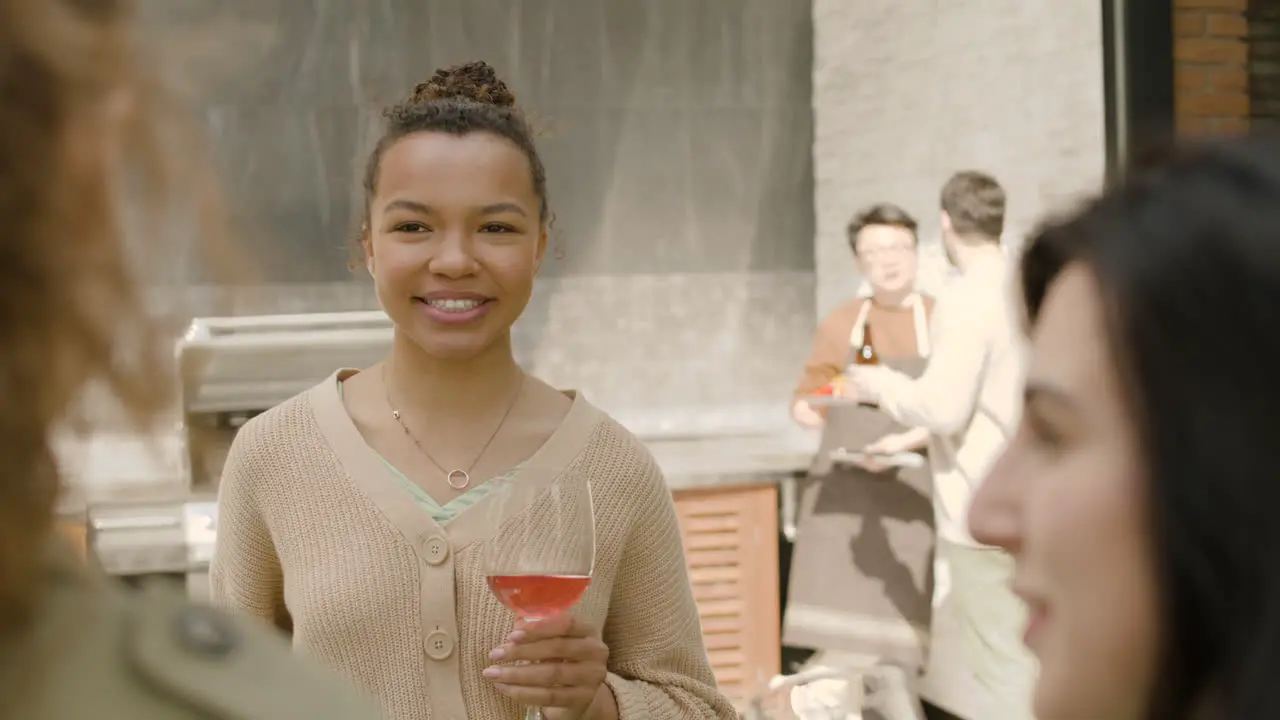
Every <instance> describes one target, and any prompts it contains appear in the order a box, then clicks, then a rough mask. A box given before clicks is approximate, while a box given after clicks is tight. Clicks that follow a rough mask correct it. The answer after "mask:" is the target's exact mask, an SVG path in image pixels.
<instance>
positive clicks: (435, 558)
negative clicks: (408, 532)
mask: <svg viewBox="0 0 1280 720" xmlns="http://www.w3.org/2000/svg"><path fill="white" fill-rule="evenodd" d="M422 550H423V555H424V556H425V557H426V559H427V562H429V563H431V564H432V565H439V564H440V563H442V562H444V561H445V559H446V558H448V557H449V541H448V540H445V539H444V538H442V537H438V536H436V537H429V538H427V541H426V542H425V543H423V545H422Z"/></svg>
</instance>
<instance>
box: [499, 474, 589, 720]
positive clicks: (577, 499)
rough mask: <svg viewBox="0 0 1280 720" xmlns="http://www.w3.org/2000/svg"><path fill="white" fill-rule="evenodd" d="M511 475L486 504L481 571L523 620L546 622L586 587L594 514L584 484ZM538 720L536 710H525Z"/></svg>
mask: <svg viewBox="0 0 1280 720" xmlns="http://www.w3.org/2000/svg"><path fill="white" fill-rule="evenodd" d="M539 479H540V478H539V477H537V476H536V475H535V474H532V473H521V472H517V473H516V474H515V476H514V477H512V478H510V479H508V480H505V481H503V484H502V486H501V487H499V488H498V489H496V490H495V491H494V495H493V496H492V497H491V498H490V500H491V502H490V504H489V510H488V512H489V515H490V519H491V527H493V528H495V530H494V531H493V533H494V534H493V536H492V537H491V538H489V540H487V541H486V542H485V544H484V550H483V557H482V561H481V562H482V569H483V572H484V574H485V579H486V580H487V582H488V584H489V590H490V591H492V592H493V595H494V597H496V598H497V599H498V602H501V603H502V604H503V605H505V606H506V607H507V609H509V610H511V612H513V613H515V615H516V617H518V618H520V619H522V620H546V619H548V618H553V617H556V616H557V615H560V614H562V613H564V612H567V611H568V610H570V609H571V608H572V607H573V606H574V605H576V604H577V603H578V601H579V600H581V599H582V596H583V594H584V593H586V591H587V586H588V585H590V584H591V572H592V569H593V566H594V563H595V554H596V531H595V514H594V512H593V507H592V504H591V484H590V483H589V482H588V481H586V480H585V479H581V478H576V477H573V476H563V477H560V478H558V479H556V480H555V481H554V482H552V483H543V482H539ZM524 717H525V720H542V718H543V715H542V708H538V707H531V708H528V709H527V710H526V711H525V716H524Z"/></svg>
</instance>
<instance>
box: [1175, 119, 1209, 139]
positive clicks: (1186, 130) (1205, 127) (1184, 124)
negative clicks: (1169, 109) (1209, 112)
mask: <svg viewBox="0 0 1280 720" xmlns="http://www.w3.org/2000/svg"><path fill="white" fill-rule="evenodd" d="M1208 131H1209V121H1208V120H1205V119H1204V118H1193V117H1179V118H1178V133H1179V134H1181V135H1201V134H1203V133H1206V132H1208Z"/></svg>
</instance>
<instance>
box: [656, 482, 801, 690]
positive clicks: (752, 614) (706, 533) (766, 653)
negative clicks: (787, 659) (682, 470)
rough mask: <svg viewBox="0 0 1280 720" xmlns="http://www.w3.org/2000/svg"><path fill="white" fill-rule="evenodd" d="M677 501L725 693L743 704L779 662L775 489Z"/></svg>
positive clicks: (691, 494)
mask: <svg viewBox="0 0 1280 720" xmlns="http://www.w3.org/2000/svg"><path fill="white" fill-rule="evenodd" d="M674 497H675V505H676V513H677V515H678V516H679V521H680V531H681V534H682V535H683V538H684V547H685V554H686V558H687V562H688V566H689V577H690V580H691V581H692V583H693V595H694V598H695V599H696V600H697V602H698V610H699V614H700V615H701V617H702V633H703V637H704V639H705V641H706V645H707V652H708V654H709V655H710V658H711V666H712V668H713V669H714V670H715V673H716V679H717V681H718V682H719V684H720V690H721V692H723V693H724V694H725V695H727V696H729V698H731V699H732V700H733V701H734V702H735V704H738V705H741V704H742V702H743V701H744V700H746V699H748V698H750V696H751V695H753V694H755V693H758V692H760V691H761V689H762V688H763V687H764V684H765V683H767V682H768V681H769V679H770V678H772V677H773V676H774V675H776V674H777V673H778V671H779V668H780V665H781V652H782V647H781V639H780V624H781V623H780V618H779V615H778V613H779V608H778V491H777V486H775V485H773V484H762V485H747V486H736V487H716V488H706V489H697V490H678V491H676V492H675V494H674Z"/></svg>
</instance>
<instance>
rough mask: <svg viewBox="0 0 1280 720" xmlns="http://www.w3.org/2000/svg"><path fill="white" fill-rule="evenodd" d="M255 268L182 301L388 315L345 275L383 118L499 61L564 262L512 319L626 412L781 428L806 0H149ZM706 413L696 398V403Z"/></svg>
mask: <svg viewBox="0 0 1280 720" xmlns="http://www.w3.org/2000/svg"><path fill="white" fill-rule="evenodd" d="M142 6H143V8H144V10H145V11H146V12H145V16H144V22H145V28H146V31H147V33H148V35H149V36H150V37H153V38H155V39H156V40H157V41H158V42H159V43H161V44H162V51H163V52H165V54H166V56H167V57H168V58H171V59H172V60H171V61H172V63H173V66H172V69H173V70H174V72H175V74H176V75H177V76H178V77H179V79H180V81H181V82H182V83H183V84H184V85H185V86H186V87H188V88H192V89H193V95H194V100H195V104H196V106H197V108H198V109H199V111H200V112H201V114H202V115H203V117H204V118H205V119H206V121H207V124H208V127H209V130H210V132H211V134H212V137H213V144H214V148H215V154H216V155H217V158H218V160H219V162H220V164H221V169H222V172H223V175H224V177H225V179H226V182H227V185H228V187H229V188H230V191H231V200H232V205H233V207H234V208H235V209H236V210H237V215H238V217H239V219H240V221H241V224H240V229H241V231H242V233H243V236H244V237H245V239H246V245H247V247H248V249H249V250H250V253H251V255H252V259H253V260H254V263H255V265H256V266H257V268H258V270H259V275H260V276H261V277H263V278H264V279H265V282H263V283H261V284H258V285H255V286H253V287H227V286H216V285H207V284H206V285H203V286H196V285H198V284H199V283H200V282H201V281H203V280H205V279H206V278H204V277H202V276H203V275H204V274H205V273H202V272H201V268H200V267H199V264H198V263H191V264H190V265H189V266H187V267H175V268H173V272H172V273H171V274H170V276H171V277H170V280H176V281H177V282H178V283H179V286H178V287H175V288H172V291H171V292H170V293H169V295H170V296H171V297H169V298H167V299H166V305H167V306H169V307H175V308H179V309H180V311H181V312H185V313H188V314H210V313H214V314H247V313H274V312H320V311H336V310H357V309H369V308H374V307H376V303H375V301H374V298H373V296H372V293H371V289H370V287H369V285H368V282H367V278H365V279H352V278H351V276H350V275H349V274H348V273H347V270H346V268H345V262H344V261H345V259H346V257H345V256H346V244H347V241H348V238H349V237H350V236H351V235H352V234H353V232H354V230H355V228H356V227H357V225H358V217H357V216H358V214H359V213H360V211H361V208H360V206H359V200H358V199H356V198H355V197H354V194H353V192H352V190H353V188H354V185H355V179H356V177H357V174H358V173H359V172H360V170H361V168H362V167H363V165H364V162H365V158H366V157H367V152H368V150H369V147H370V146H371V144H372V141H373V140H374V139H375V138H376V136H377V134H378V131H379V123H378V113H379V110H380V109H381V108H382V107H383V106H385V105H387V104H390V103H393V102H396V101H398V100H400V99H401V98H403V97H404V96H405V95H406V94H407V93H408V92H409V91H410V89H411V88H412V87H413V85H414V84H415V83H417V82H421V81H423V80H425V79H426V78H427V77H429V75H430V73H431V72H432V71H433V70H434V69H435V68H437V67H441V66H445V65H449V64H454V63H460V62H464V61H468V60H472V59H477V58H479V59H485V60H487V61H489V62H490V63H491V64H493V65H494V66H495V67H496V68H497V70H498V72H499V73H500V74H501V75H502V77H503V78H504V79H506V80H507V81H508V82H509V84H510V85H511V86H512V88H513V90H514V91H515V93H516V96H517V98H518V99H519V100H520V101H521V102H522V103H523V104H524V106H525V107H526V109H527V110H529V111H530V112H531V114H532V115H533V116H534V117H535V118H536V119H537V120H538V123H539V125H540V126H541V127H543V128H544V129H545V130H546V131H547V132H546V134H545V135H544V137H542V138H541V140H540V148H541V150H542V152H543V156H544V160H545V162H546V165H547V171H548V180H549V187H550V195H551V204H552V209H553V210H554V212H555V214H556V221H555V224H554V226H553V229H552V243H553V248H554V250H555V251H556V252H555V253H554V254H555V256H556V257H555V258H554V259H551V260H550V261H549V262H548V263H547V264H546V265H545V266H544V277H543V279H542V282H541V283H540V284H539V286H538V288H537V291H536V296H535V298H534V302H533V306H532V307H531V308H530V310H529V312H528V313H526V316H525V318H524V319H523V320H522V321H521V324H520V326H519V327H518V328H517V333H516V335H517V337H516V343H517V347H518V352H519V354H520V355H521V357H522V358H523V359H524V360H525V362H526V363H528V364H529V366H530V367H531V368H532V369H533V370H534V371H535V372H537V373H538V374H540V375H541V376H543V377H544V378H546V379H547V380H548V381H550V382H553V383H556V384H559V385H562V386H569V387H576V388H579V389H582V390H584V391H585V392H586V393H587V395H588V397H590V398H592V399H593V400H594V401H596V402H597V403H599V404H601V405H602V406H604V407H605V408H607V409H609V410H614V411H618V412H624V411H625V412H644V411H653V412H662V411H664V409H665V411H670V412H673V413H675V414H678V415H689V414H691V413H690V408H691V407H692V408H698V407H713V406H721V407H723V406H726V405H734V404H745V405H758V406H760V407H761V408H767V409H768V411H769V413H771V414H772V415H774V416H776V418H775V419H776V420H778V421H779V422H782V423H785V422H787V421H786V418H785V406H786V402H785V398H786V397H787V395H788V393H789V389H790V385H791V383H792V381H793V379H794V377H795V374H796V372H797V371H798V368H799V365H800V363H801V361H802V359H803V355H804V353H805V351H806V349H807V346H808V342H809V338H808V335H809V332H810V330H811V329H812V322H813V320H812V316H813V309H812V303H813V290H812V288H813V271H812V268H813V262H814V257H813V251H812V238H813V210H812V208H813V199H812V187H813V173H812V168H811V155H810V148H811V145H812V135H811V132H812V130H811V129H812V112H811V109H810V108H811V102H810V77H811V73H810V71H811V64H812V51H811V44H810V43H811V36H812V26H811V24H810V11H809V3H808V2H807V0H697V2H689V1H688V0H625V1H613V0H611V1H610V2H602V1H601V0H536V1H535V0H522V1H521V2H513V1H512V0H431V2H423V1H422V0H376V1H374V2H351V1H350V0H146V1H145V2H143V3H142ZM693 414H696V413H693Z"/></svg>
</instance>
